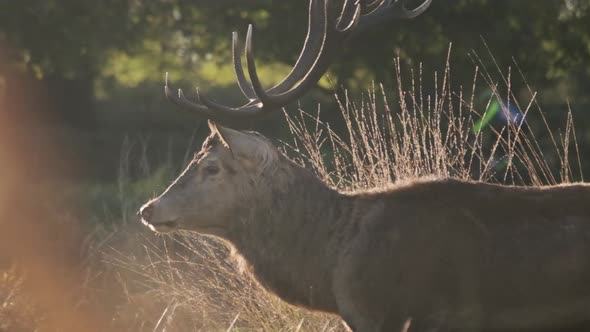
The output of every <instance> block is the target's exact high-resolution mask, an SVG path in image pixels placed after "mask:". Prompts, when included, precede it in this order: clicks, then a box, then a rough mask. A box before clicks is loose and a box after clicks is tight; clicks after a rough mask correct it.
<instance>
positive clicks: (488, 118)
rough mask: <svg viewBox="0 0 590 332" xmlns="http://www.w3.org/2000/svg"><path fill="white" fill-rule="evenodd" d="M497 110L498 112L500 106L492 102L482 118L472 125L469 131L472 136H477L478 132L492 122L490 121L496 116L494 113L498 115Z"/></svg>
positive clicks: (496, 102)
mask: <svg viewBox="0 0 590 332" xmlns="http://www.w3.org/2000/svg"><path fill="white" fill-rule="evenodd" d="M499 110H500V104H499V103H498V101H497V100H494V101H492V103H491V104H490V107H488V110H487V112H486V113H485V114H484V116H483V118H481V119H480V120H479V121H477V122H476V123H475V124H474V125H473V128H472V129H471V131H472V132H473V133H474V134H478V133H479V132H481V131H482V130H483V129H484V128H485V127H486V126H487V125H488V124H489V123H490V121H492V119H493V118H494V117H495V116H496V113H498V111H499Z"/></svg>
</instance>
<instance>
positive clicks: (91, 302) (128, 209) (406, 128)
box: [0, 55, 581, 332]
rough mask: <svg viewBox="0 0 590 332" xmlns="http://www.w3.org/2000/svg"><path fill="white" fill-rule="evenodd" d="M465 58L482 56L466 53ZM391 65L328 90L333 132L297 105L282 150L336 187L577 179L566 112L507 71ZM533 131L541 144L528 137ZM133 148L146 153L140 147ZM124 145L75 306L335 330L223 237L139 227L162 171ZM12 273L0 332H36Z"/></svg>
mask: <svg viewBox="0 0 590 332" xmlns="http://www.w3.org/2000/svg"><path fill="white" fill-rule="evenodd" d="M473 58H474V61H475V62H476V63H481V62H478V57H477V55H474V56H473ZM402 69H403V68H402V65H401V63H400V62H399V61H397V62H396V77H397V89H396V90H395V94H393V95H391V94H390V93H388V92H387V91H385V89H384V88H383V87H381V86H379V87H373V89H371V91H369V92H368V94H367V95H366V96H365V97H364V99H363V100H362V101H361V102H357V103H355V102H353V101H351V99H350V97H349V96H348V94H346V93H344V95H343V96H340V97H338V100H339V104H340V110H341V115H342V117H343V120H344V124H345V125H344V128H343V129H344V130H341V131H339V132H337V131H336V130H333V128H331V127H330V125H329V124H326V123H322V122H320V121H319V120H318V118H319V116H318V115H309V114H308V113H305V112H303V111H300V112H299V114H298V115H297V116H295V117H287V121H288V123H289V127H290V129H291V133H292V137H293V138H294V141H293V142H290V143H288V144H285V145H284V149H285V150H286V151H287V152H288V154H290V155H291V156H293V157H294V158H296V159H297V160H299V161H300V162H301V163H302V164H304V165H306V166H308V167H311V168H312V169H314V170H315V171H316V173H317V174H318V175H319V176H320V177H321V178H323V179H324V180H325V181H326V182H328V183H329V184H330V185H331V186H333V187H336V188H340V189H343V190H359V189H364V188H372V187H376V186H384V185H387V184H390V183H392V182H395V181H404V180H407V179H411V178H415V177H420V176H426V175H434V176H455V177H460V178H470V179H477V180H482V181H491V182H501V183H511V184H528V185H541V184H553V183H558V182H568V181H571V180H572V179H574V178H581V175H576V176H574V171H573V169H572V168H577V167H578V166H579V162H576V159H575V156H574V158H572V157H570V154H571V152H572V151H574V152H576V151H577V143H576V141H575V133H574V128H573V119H572V117H571V113H569V112H567V114H568V115H567V117H566V119H565V120H566V123H565V127H564V131H563V133H561V134H553V132H552V131H551V130H550V128H549V126H548V125H547V121H546V119H545V117H544V114H543V112H542V110H541V108H540V107H539V105H538V103H537V101H536V93H535V92H534V91H532V90H531V89H530V88H528V87H527V85H526V82H525V84H524V91H528V93H526V94H525V95H526V96H527V97H526V98H525V99H526V100H524V101H523V100H521V99H522V98H517V96H516V95H515V94H514V93H513V91H514V88H513V84H512V82H511V76H512V75H511V70H510V69H508V70H507V71H506V75H503V74H502V73H503V71H502V70H500V69H499V68H495V70H494V72H497V73H498V75H497V76H498V78H497V79H496V78H494V77H493V76H492V75H491V74H490V73H489V71H488V69H487V68H484V67H476V68H475V71H474V79H473V82H471V83H470V85H469V86H470V88H469V90H468V91H464V89H463V88H462V87H458V88H456V89H455V88H453V84H451V82H452V80H451V67H450V65H449V61H448V60H447V65H446V67H445V70H444V72H443V73H441V74H435V75H434V82H435V84H434V86H433V87H428V88H426V87H425V86H424V85H423V80H422V78H423V73H422V70H421V67H419V68H418V69H417V70H413V69H408V71H409V73H408V74H404V75H402V71H403V70H404V71H405V69H403V70H402ZM404 77H405V78H406V79H404ZM481 81H483V84H481ZM406 86H408V88H406ZM479 86H482V88H481V89H480V88H479ZM527 89H528V90H527ZM521 90H522V89H521ZM481 91H489V92H490V93H489V96H488V97H486V98H484V100H480V99H478V98H479V97H478V96H480V95H481V93H482V92H481ZM388 96H389V97H390V98H388ZM389 99H391V100H395V103H390V100H389ZM494 103H497V104H498V105H500V112H509V111H512V112H517V113H515V114H520V117H521V118H522V119H524V121H507V122H505V123H500V124H498V123H494V122H490V123H487V122H485V121H483V122H482V119H484V120H485V119H486V118H487V117H488V112H490V110H491V109H492V107H491V106H492V105H493V104H494ZM515 110H516V111H515ZM505 114H507V113H505ZM513 117H514V114H513ZM517 118H518V117H517ZM531 119H534V121H535V122H536V123H535V124H530V123H529V121H530V120H531ZM539 123H540V124H541V126H539V125H538V124H539ZM539 128H541V129H539ZM539 130H541V131H545V135H544V136H543V137H548V142H549V143H548V144H547V142H541V141H540V139H538V138H537V137H540V136H539V135H540V131H539ZM547 147H550V150H546V149H545V148H547ZM135 148H136V149H140V150H141V151H142V153H147V152H146V151H147V149H146V147H145V146H144V145H141V144H140V145H139V147H137V146H136V147H135ZM132 149H133V145H132V144H127V145H126V148H125V149H124V151H123V153H122V162H121V164H122V167H121V176H120V181H119V183H118V184H117V185H116V186H113V188H114V189H113V188H111V189H112V190H107V191H106V192H107V193H108V195H104V196H105V197H106V196H108V197H111V199H112V197H115V198H116V200H117V204H118V207H119V208H120V216H119V217H114V216H112V215H111V214H109V213H104V214H101V215H100V216H98V217H95V218H96V219H98V220H101V221H102V224H111V225H114V226H113V227H114V228H115V229H114V231H113V230H112V229H110V228H109V227H102V226H101V227H97V228H96V229H94V233H93V234H92V236H90V237H89V238H90V239H89V240H87V241H84V246H85V248H84V250H85V252H87V255H86V256H85V259H84V264H81V267H79V268H80V269H82V270H83V271H85V275H86V276H87V277H86V279H85V280H86V283H85V291H84V292H83V294H80V296H79V303H81V304H80V306H81V307H86V308H88V307H89V308H100V309H101V310H102V311H103V312H106V313H107V314H108V315H107V316H108V317H111V318H112V319H111V321H110V322H109V323H108V324H109V326H110V327H111V329H112V330H123V331H175V332H183V331H343V327H342V326H341V324H340V321H339V319H338V318H337V317H334V316H330V315H324V314H318V313H311V312H308V311H306V310H303V309H300V308H296V307H293V306H290V305H288V304H285V303H284V302H282V301H281V300H279V299H278V298H277V297H275V296H274V295H272V294H269V293H268V292H266V291H264V290H263V289H261V288H260V287H259V286H258V285H257V284H256V283H255V282H253V281H252V280H251V279H250V277H249V276H248V275H247V274H246V273H242V272H241V268H240V262H239V259H238V258H236V255H233V254H232V253H231V252H229V251H228V249H227V247H226V246H224V245H223V244H222V243H220V242H218V241H216V240H212V239H210V238H205V237H200V236H198V235H192V234H185V233H179V234H175V235H173V236H156V235H154V234H152V233H151V232H150V231H148V230H146V229H145V228H143V227H141V225H140V224H139V223H138V222H137V220H136V218H134V217H131V215H132V212H133V210H135V208H136V207H138V206H139V205H140V202H141V201H142V200H144V199H146V196H149V194H150V193H151V191H153V188H154V187H155V186H156V184H157V183H159V184H163V182H166V181H167V180H168V179H169V176H170V173H172V172H170V168H168V169H167V170H166V171H161V170H160V171H158V170H157V167H150V165H148V164H146V160H147V158H143V157H141V158H139V159H138V160H143V161H144V162H143V163H142V164H141V165H140V167H141V168H142V169H144V170H145V173H146V179H145V180H143V181H139V182H133V181H130V179H129V177H128V175H127V174H126V169H127V168H128V167H127V166H128V165H129V163H130V162H131V161H130V157H129V156H131V155H132V154H133V153H132V151H131V150H132ZM574 155H576V153H574ZM578 159H579V158H578ZM572 161H573V162H572ZM576 174H577V173H576ZM97 197H102V196H101V195H98V196H97ZM119 218H120V220H119ZM113 219H115V220H113ZM236 261H237V262H236ZM16 275H19V274H18V273H15V272H14V271H8V272H5V274H4V275H0V277H2V278H3V279H1V280H0V281H1V282H2V284H1V285H0V305H2V307H0V331H36V330H37V328H36V326H38V324H37V322H38V321H42V320H44V319H46V315H45V313H43V312H42V310H40V309H38V308H36V307H35V306H34V305H31V304H30V303H33V302H34V301H31V302H29V301H27V298H26V297H24V295H22V293H23V292H21V291H20V288H19V287H20V285H21V284H22V280H23V277H15V276H16ZM58 330H59V329H58ZM61 330H64V331H67V329H61Z"/></svg>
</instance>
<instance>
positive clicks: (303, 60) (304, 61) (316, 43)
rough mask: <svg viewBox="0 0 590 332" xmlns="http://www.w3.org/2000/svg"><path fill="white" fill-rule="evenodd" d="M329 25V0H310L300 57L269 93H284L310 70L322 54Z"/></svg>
mask: <svg viewBox="0 0 590 332" xmlns="http://www.w3.org/2000/svg"><path fill="white" fill-rule="evenodd" d="M326 25H327V0H311V1H310V2H309V17H308V26H307V35H306V37H305V42H304V44H303V48H302V50H301V53H299V57H298V58H297V61H296V62H295V65H294V66H293V69H291V72H290V73H289V74H287V77H285V79H283V81H281V82H280V83H278V84H277V85H275V86H274V87H272V88H270V89H269V90H268V93H278V94H280V93H284V92H286V91H288V90H290V89H292V88H293V86H294V85H295V84H296V83H297V82H299V81H300V80H301V79H302V78H303V77H305V76H306V75H307V73H308V72H309V68H310V67H311V66H312V64H313V63H314V62H315V61H316V59H317V58H318V57H319V56H320V50H321V49H322V47H323V44H324V40H325V37H326V36H325V34H326Z"/></svg>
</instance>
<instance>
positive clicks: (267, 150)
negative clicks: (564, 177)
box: [142, 125, 590, 332]
mask: <svg viewBox="0 0 590 332" xmlns="http://www.w3.org/2000/svg"><path fill="white" fill-rule="evenodd" d="M212 130H213V136H212V137H223V143H224V144H215V143H213V141H215V139H213V138H211V139H210V140H209V141H208V143H207V144H205V145H204V147H203V151H201V153H200V154H199V155H198V157H197V159H196V160H195V161H193V163H191V165H189V167H188V168H187V170H186V171H185V172H184V173H183V175H181V176H180V177H179V179H177V180H176V181H175V183H174V184H173V185H171V186H170V188H169V189H168V190H167V191H166V192H165V193H164V194H162V195H161V196H160V197H159V198H157V199H155V200H153V201H152V202H149V203H147V204H146V205H145V206H144V208H142V216H143V217H144V219H145V222H146V223H147V224H148V225H150V227H152V228H153V229H155V230H158V231H171V230H175V229H188V230H192V231H196V232H200V233H206V234H213V235H216V236H219V237H222V238H224V239H226V240H228V241H229V242H231V243H232V244H233V245H234V246H235V248H236V249H237V250H238V252H239V253H240V254H241V255H242V256H243V257H244V258H245V259H246V261H247V262H248V263H249V264H250V265H251V268H252V272H253V274H254V276H255V277H256V279H257V280H258V281H259V282H260V283H261V284H262V285H263V286H264V287H266V288H267V289H269V290H271V291H273V292H274V293H276V294H277V295H278V296H280V297H281V298H283V299H284V300H286V301H288V302H290V303H293V304H297V305H301V306H305V307H308V308H311V309H314V310H321V311H325V312H331V313H336V314H339V315H340V316H342V317H343V319H344V320H345V321H346V322H347V324H348V325H349V326H350V327H351V328H352V329H353V330H354V331H362V332H369V331H399V330H401V329H402V327H403V325H404V322H406V320H407V319H410V318H411V325H410V331H450V330H452V331H474V330H475V331H479V330H484V329H485V330H497V331H521V330H536V329H546V330H548V331H554V330H556V329H563V328H566V327H572V328H574V329H575V328H579V329H578V330H579V331H587V329H585V327H587V326H584V324H585V323H586V322H587V321H588V320H589V319H590V186H588V185H586V184H572V185H561V186H553V187H541V188H539V187H537V188H532V187H510V186H500V185H493V184H486V183H479V182H469V181H460V180H456V179H426V180H417V181H413V182H408V183H404V184H399V185H394V186H391V187H390V188H387V189H381V190H373V191H369V192H356V193H342V192H338V191H336V190H333V189H331V188H329V187H328V186H326V185H325V184H324V183H322V182H321V181H320V180H319V179H318V178H317V177H316V176H315V175H314V174H312V173H311V172H310V171H308V170H306V169H304V168H302V167H300V166H298V165H297V164H295V163H293V162H291V161H290V160H288V159H287V158H286V157H284V156H283V155H281V154H280V153H278V151H277V150H276V149H275V148H274V147H273V146H272V145H271V144H270V143H269V142H268V141H267V140H266V139H264V138H263V137H261V136H258V135H254V134H250V133H242V132H237V131H234V130H231V129H226V128H222V127H215V126H214V125H212ZM229 148H231V151H230V150H229ZM210 163H215V164H216V165H219V167H220V172H219V173H218V174H216V175H211V176H207V175H205V174H204V167H205V165H208V164H210ZM165 221H174V222H173V223H167V224H162V222H165Z"/></svg>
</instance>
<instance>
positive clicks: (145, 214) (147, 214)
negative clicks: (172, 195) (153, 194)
mask: <svg viewBox="0 0 590 332" xmlns="http://www.w3.org/2000/svg"><path fill="white" fill-rule="evenodd" d="M153 212H154V205H153V204H146V205H144V206H142V207H141V209H140V210H139V215H140V216H141V218H142V219H144V220H145V221H149V220H150V219H151V217H152V214H153Z"/></svg>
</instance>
